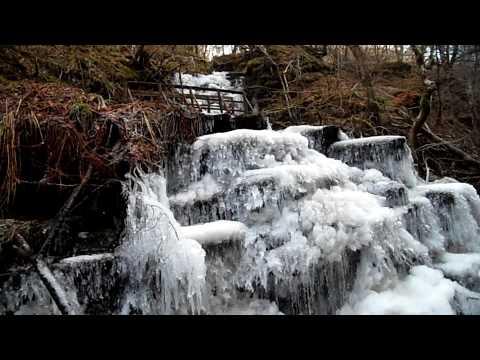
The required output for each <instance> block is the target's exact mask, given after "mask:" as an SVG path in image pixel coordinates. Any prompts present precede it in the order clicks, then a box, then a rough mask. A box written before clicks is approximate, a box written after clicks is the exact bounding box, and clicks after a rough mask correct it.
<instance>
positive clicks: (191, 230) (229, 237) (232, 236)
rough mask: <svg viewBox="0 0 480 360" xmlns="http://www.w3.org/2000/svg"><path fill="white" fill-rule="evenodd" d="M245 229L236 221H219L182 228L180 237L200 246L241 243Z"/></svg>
mask: <svg viewBox="0 0 480 360" xmlns="http://www.w3.org/2000/svg"><path fill="white" fill-rule="evenodd" d="M246 232H247V227H246V226H245V225H244V224H242V223H241V222H238V221H227V220H219V221H213V222H210V223H205V224H197V225H192V226H182V227H181V229H180V233H181V234H182V237H184V238H188V239H194V240H196V241H198V242H199V243H200V244H202V245H216V244H220V243H223V242H230V241H243V240H244V239H245V235H246Z"/></svg>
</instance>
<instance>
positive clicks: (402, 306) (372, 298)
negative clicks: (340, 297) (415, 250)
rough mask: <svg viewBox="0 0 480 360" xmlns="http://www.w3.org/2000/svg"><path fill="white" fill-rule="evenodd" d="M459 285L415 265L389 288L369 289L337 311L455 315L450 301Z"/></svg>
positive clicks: (440, 273)
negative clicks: (360, 298) (352, 302)
mask: <svg viewBox="0 0 480 360" xmlns="http://www.w3.org/2000/svg"><path fill="white" fill-rule="evenodd" d="M458 287H459V285H458V284H457V283H455V282H453V281H451V280H448V279H445V278H444V276H443V274H442V272H441V271H439V270H434V269H431V268H429V267H427V266H424V265H421V266H415V267H412V269H411V270H410V274H409V275H408V276H407V277H406V278H405V279H403V280H400V281H398V282H397V283H396V284H394V286H392V287H391V288H390V289H388V290H385V291H381V292H376V291H370V293H369V294H368V295H367V296H366V297H365V298H363V299H362V300H361V301H359V302H357V303H355V304H353V305H351V304H347V305H345V306H344V307H343V308H342V309H341V310H340V311H339V314H343V315H347V314H355V315H455V311H454V309H453V308H452V306H451V302H452V300H453V298H454V296H455V290H456V289H457V288H458Z"/></svg>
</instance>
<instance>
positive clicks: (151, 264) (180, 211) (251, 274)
mask: <svg viewBox="0 0 480 360" xmlns="http://www.w3.org/2000/svg"><path fill="white" fill-rule="evenodd" d="M177 155H178V157H177V158H175V159H174V161H175V164H180V165H181V167H182V169H181V171H177V173H176V175H175V174H173V173H172V174H169V175H168V176H167V177H168V180H169V181H173V182H174V186H170V187H169V191H168V193H167V184H166V182H167V180H166V178H165V177H164V176H163V175H162V174H160V173H149V174H144V173H141V172H138V173H137V174H136V175H135V176H131V177H130V178H129V179H128V180H127V182H126V184H125V196H126V199H127V203H128V209H127V218H126V220H125V235H124V238H123V243H122V245H121V246H120V248H119V249H117V250H116V251H115V252H114V253H113V254H97V255H89V256H77V257H73V258H68V259H63V260H62V261H60V262H59V263H58V264H56V265H55V268H54V274H55V275H56V276H57V277H58V279H59V281H60V282H61V283H62V284H64V285H65V286H66V288H67V289H68V290H69V291H68V296H69V297H71V301H72V302H74V303H78V306H79V308H80V309H81V311H82V313H116V314H282V313H283V314H437V313H440V314H454V313H463V314H478V313H480V294H479V293H478V291H480V285H479V284H480V281H479V279H480V273H479V269H480V259H479V256H480V249H479V246H480V228H479V226H480V198H479V196H478V194H477V193H476V191H475V189H473V188H472V187H471V186H469V185H466V184H460V183H451V182H449V183H430V184H424V183H423V182H422V181H420V180H419V179H417V178H416V175H415V172H414V167H413V161H412V159H411V154H410V150H409V149H408V146H407V145H406V143H405V141H404V138H402V137H376V138H365V139H357V140H355V139H347V138H346V135H345V134H343V133H342V132H340V131H339V130H338V129H336V128H334V127H328V126H327V127H317V126H298V127H291V128H287V129H285V130H280V131H273V130H271V129H268V130H248V129H243V130H234V131H229V132H224V133H217V134H210V135H204V136H201V137H199V138H198V139H197V140H196V141H195V143H194V144H192V146H189V147H184V148H183V150H182V151H181V152H180V153H178V154H177ZM177 170H178V169H177ZM19 283H21V284H24V285H22V286H20V288H19V285H18V284H19ZM1 286H2V291H1V292H0V294H1V295H0V311H2V312H7V311H8V312H14V313H32V312H33V313H39V312H44V313H58V309H56V308H55V306H54V304H52V302H51V299H50V298H49V296H48V293H46V292H45V289H44V288H42V286H41V283H39V281H38V279H37V278H36V274H26V273H19V274H17V275H16V278H11V279H10V281H9V282H6V283H3V284H2V285H1ZM5 289H6V290H7V291H3V290H5ZM31 302H35V303H36V304H37V305H38V306H37V307H36V308H35V309H33V310H32V308H31V306H30V305H29V304H30V303H31Z"/></svg>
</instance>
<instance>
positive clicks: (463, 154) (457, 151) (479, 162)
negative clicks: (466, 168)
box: [422, 126, 480, 165]
mask: <svg viewBox="0 0 480 360" xmlns="http://www.w3.org/2000/svg"><path fill="white" fill-rule="evenodd" d="M422 131H423V132H425V133H426V134H427V135H428V136H430V137H431V138H432V139H434V140H435V141H438V142H440V143H441V144H442V145H444V146H445V147H447V148H448V149H449V150H450V151H452V152H454V153H455V154H457V155H459V156H460V157H462V159H463V160H465V161H468V162H471V163H474V164H476V165H480V160H477V159H475V158H473V157H472V156H470V155H469V154H467V153H466V152H465V151H463V150H461V149H459V148H457V147H456V146H453V145H452V144H451V143H449V142H448V141H446V140H444V139H442V138H441V137H440V136H438V135H435V134H434V133H433V132H432V131H431V130H430V129H429V128H428V126H427V127H423V128H422Z"/></svg>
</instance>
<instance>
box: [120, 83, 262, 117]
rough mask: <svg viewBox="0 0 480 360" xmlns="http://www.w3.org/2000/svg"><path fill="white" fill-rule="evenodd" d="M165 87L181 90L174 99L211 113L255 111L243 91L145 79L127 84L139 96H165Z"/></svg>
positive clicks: (244, 113) (134, 94) (243, 113)
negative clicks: (162, 82)
mask: <svg viewBox="0 0 480 360" xmlns="http://www.w3.org/2000/svg"><path fill="white" fill-rule="evenodd" d="M164 88H174V89H178V90H180V91H176V92H174V93H175V96H174V100H175V101H176V102H178V103H180V104H183V105H186V106H188V107H192V108H195V109H196V110H198V111H202V110H205V111H207V112H208V113H210V112H212V111H215V110H217V111H219V112H220V113H224V112H227V113H230V114H231V115H233V116H238V115H246V114H249V113H252V112H253V107H252V105H251V104H250V102H249V101H248V99H247V96H246V95H245V92H243V91H238V90H225V89H212V88H207V87H199V86H188V85H162V84H160V83H155V82H145V81H135V82H128V83H127V84H126V91H127V92H128V93H130V94H131V96H133V97H139V98H153V97H164V96H165V94H164V93H163V89H164ZM207 92H208V93H207ZM202 93H203V94H202ZM170 94H171V93H170ZM239 95H240V96H239Z"/></svg>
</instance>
